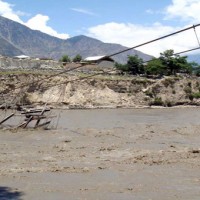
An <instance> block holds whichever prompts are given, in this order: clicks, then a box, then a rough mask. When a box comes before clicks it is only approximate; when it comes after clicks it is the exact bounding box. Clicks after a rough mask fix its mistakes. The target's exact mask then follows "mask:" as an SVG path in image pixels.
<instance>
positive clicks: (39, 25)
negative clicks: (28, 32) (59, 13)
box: [0, 0, 69, 39]
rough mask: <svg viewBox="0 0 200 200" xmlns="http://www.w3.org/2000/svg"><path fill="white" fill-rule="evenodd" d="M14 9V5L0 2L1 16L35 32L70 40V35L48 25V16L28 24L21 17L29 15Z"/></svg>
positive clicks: (39, 16)
mask: <svg viewBox="0 0 200 200" xmlns="http://www.w3.org/2000/svg"><path fill="white" fill-rule="evenodd" d="M13 7H14V5H11V4H9V3H7V2H5V1H2V0H0V15H1V16H3V17H6V18H8V19H11V20H13V21H16V22H19V23H21V24H23V25H25V26H27V27H29V28H31V29H33V30H39V31H41V32H44V33H47V34H49V35H51V36H54V37H58V38H61V39H67V38H69V35H68V34H65V33H58V32H57V31H56V30H54V29H53V28H51V27H50V26H48V25H47V22H48V21H49V17H48V16H45V15H41V14H38V15H36V16H34V17H32V18H31V19H29V20H28V21H27V22H23V21H22V20H21V19H20V16H24V15H28V14H27V13H24V12H21V11H14V10H13Z"/></svg>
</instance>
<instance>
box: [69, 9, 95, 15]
mask: <svg viewBox="0 0 200 200" xmlns="http://www.w3.org/2000/svg"><path fill="white" fill-rule="evenodd" d="M71 10H73V11H75V12H79V13H82V14H86V15H93V16H94V15H96V14H95V13H93V12H90V11H88V10H86V9H83V8H71Z"/></svg>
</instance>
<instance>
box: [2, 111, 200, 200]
mask: <svg viewBox="0 0 200 200" xmlns="http://www.w3.org/2000/svg"><path fill="white" fill-rule="evenodd" d="M52 114H56V115H57V116H58V117H57V118H56V119H55V120H54V121H53V122H52V124H51V125H50V126H51V129H50V130H41V129H36V130H33V129H26V130H18V131H16V130H5V129H2V130H0V152H1V153H0V199H17V200H19V199H29V200H35V199H38V200H40V199H41V200H49V199H50V200H51V199H52V200H54V199H56V200H57V199H58V200H64V199H88V200H94V199H99V200H105V199H109V200H118V199H119V200H121V199H123V200H129V199H130V200H132V199H136V200H150V199H152V200H160V199H162V200H171V199H173V200H175V199H177V200H178V199H181V200H188V199H190V200H199V197H200V121H199V119H200V108H198V107H194V108H168V109H162V108H159V109H94V110H53V113H52ZM12 120H13V119H12ZM12 123H13V124H14V123H15V121H13V122H12ZM55 127H56V128H55Z"/></svg>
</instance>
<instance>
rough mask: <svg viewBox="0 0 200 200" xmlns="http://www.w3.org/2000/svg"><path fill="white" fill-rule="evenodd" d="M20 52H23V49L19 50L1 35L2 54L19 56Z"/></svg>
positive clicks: (0, 50)
mask: <svg viewBox="0 0 200 200" xmlns="http://www.w3.org/2000/svg"><path fill="white" fill-rule="evenodd" d="M20 54H23V52H22V51H21V50H19V49H18V48H16V47H15V46H13V45H12V44H10V43H9V42H8V41H6V40H5V39H3V38H2V37H1V36H0V55H3V56H7V55H9V56H17V55H20Z"/></svg>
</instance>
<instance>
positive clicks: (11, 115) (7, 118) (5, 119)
mask: <svg viewBox="0 0 200 200" xmlns="http://www.w3.org/2000/svg"><path fill="white" fill-rule="evenodd" d="M14 115H15V114H14V113H12V114H10V115H9V116H8V117H6V118H4V119H3V120H2V121H1V122H0V125H1V124H3V123H4V122H5V121H7V120H9V119H10V118H11V117H13V116H14Z"/></svg>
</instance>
